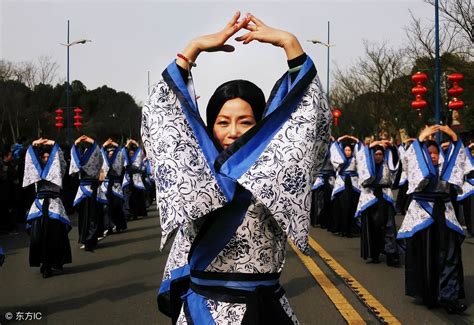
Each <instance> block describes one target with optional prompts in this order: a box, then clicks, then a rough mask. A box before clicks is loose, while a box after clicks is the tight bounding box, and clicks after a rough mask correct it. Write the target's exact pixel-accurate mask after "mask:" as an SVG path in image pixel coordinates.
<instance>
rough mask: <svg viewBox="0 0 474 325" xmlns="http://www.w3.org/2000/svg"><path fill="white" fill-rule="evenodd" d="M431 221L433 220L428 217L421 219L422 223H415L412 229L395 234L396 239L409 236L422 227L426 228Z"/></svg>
mask: <svg viewBox="0 0 474 325" xmlns="http://www.w3.org/2000/svg"><path fill="white" fill-rule="evenodd" d="M433 222H434V220H433V219H432V218H429V219H427V220H425V221H423V222H422V223H420V224H418V225H416V226H415V227H413V229H412V230H410V231H405V232H399V233H398V235H397V239H403V238H410V237H412V236H413V235H414V234H415V233H417V232H418V231H420V230H423V229H425V228H428V227H429V226H431V224H432V223H433Z"/></svg>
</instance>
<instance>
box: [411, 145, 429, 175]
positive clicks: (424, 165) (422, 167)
mask: <svg viewBox="0 0 474 325" xmlns="http://www.w3.org/2000/svg"><path fill="white" fill-rule="evenodd" d="M412 145H413V149H414V150H415V155H416V160H417V161H418V166H419V167H420V170H421V174H422V176H423V178H427V177H429V176H430V171H429V169H428V165H427V162H426V160H425V157H424V155H423V150H422V148H421V146H422V144H421V143H420V141H419V140H418V139H417V140H415V141H413V144H412Z"/></svg>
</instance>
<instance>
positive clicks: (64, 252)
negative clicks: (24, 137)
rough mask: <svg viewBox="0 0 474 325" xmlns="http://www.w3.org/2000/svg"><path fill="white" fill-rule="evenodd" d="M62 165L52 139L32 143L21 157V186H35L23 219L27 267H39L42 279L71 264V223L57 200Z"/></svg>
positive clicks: (59, 193)
mask: <svg viewBox="0 0 474 325" xmlns="http://www.w3.org/2000/svg"><path fill="white" fill-rule="evenodd" d="M65 173H66V162H65V160H64V157H63V153H62V151H61V149H60V148H59V145H58V144H57V143H56V142H55V141H54V140H48V139H42V138H40V139H38V140H35V141H33V143H32V145H31V146H30V147H29V148H28V151H27V154H26V157H25V173H24V175H25V176H24V178H23V186H24V187H26V186H28V185H31V184H35V188H36V197H35V201H34V202H33V204H32V206H31V208H30V210H29V213H28V216H27V230H28V233H29V234H30V255H29V260H30V266H34V267H38V266H40V265H41V267H40V272H41V274H42V275H43V278H49V277H50V276H51V275H52V274H53V271H52V268H54V269H57V270H62V268H63V265H64V264H67V263H71V262H72V257H71V246H70V244H69V238H68V232H69V231H70V230H71V228H72V227H71V222H70V220H69V218H68V216H67V214H66V210H65V209H64V206H63V203H62V199H61V187H62V180H63V176H64V174H65Z"/></svg>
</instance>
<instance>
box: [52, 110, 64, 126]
mask: <svg viewBox="0 0 474 325" xmlns="http://www.w3.org/2000/svg"><path fill="white" fill-rule="evenodd" d="M54 112H55V113H56V118H55V119H56V123H55V124H54V125H55V126H56V128H57V129H58V131H60V130H61V129H62V128H63V127H64V123H63V121H64V117H63V113H64V111H63V110H62V109H60V108H58V109H57V110H55V111H54Z"/></svg>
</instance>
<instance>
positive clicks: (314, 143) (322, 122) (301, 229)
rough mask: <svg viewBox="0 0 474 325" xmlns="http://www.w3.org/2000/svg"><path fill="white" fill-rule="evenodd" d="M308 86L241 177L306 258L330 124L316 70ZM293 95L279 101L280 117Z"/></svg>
mask: <svg viewBox="0 0 474 325" xmlns="http://www.w3.org/2000/svg"><path fill="white" fill-rule="evenodd" d="M307 63H308V62H307ZM307 63H306V64H307ZM310 63H311V65H312V62H310ZM303 70H304V69H303ZM287 78H289V77H287ZM298 80H299V82H304V79H302V78H301V79H300V77H298V78H296V83H298ZM284 82H285V81H284ZM308 83H309V84H305V87H304V88H303V89H301V93H299V94H298V96H297V98H299V100H298V101H296V102H295V104H296V109H294V110H293V111H292V113H291V115H290V116H289V118H288V119H287V120H286V121H285V123H284V124H283V125H282V126H281V127H280V126H278V127H277V128H276V130H277V131H276V133H274V134H272V135H273V137H272V138H271V140H270V141H269V142H268V143H267V144H266V145H265V149H264V150H263V152H262V153H261V154H260V155H259V156H258V159H256V160H255V162H254V163H253V164H252V165H251V166H250V168H249V169H248V170H246V172H244V173H243V174H242V175H241V176H240V177H239V178H238V182H239V183H240V184H241V185H242V186H243V187H244V188H246V189H247V190H249V191H250V192H251V193H252V194H253V196H254V197H255V198H256V199H257V200H258V201H260V202H262V203H263V204H264V205H265V206H266V207H267V208H268V210H269V212H270V213H271V214H272V216H273V218H274V219H275V220H276V222H277V223H278V225H279V226H280V227H281V229H282V230H283V231H284V232H285V233H286V235H287V236H288V238H289V239H290V240H291V241H292V242H293V243H294V244H295V245H296V246H297V247H298V248H299V249H300V250H301V251H302V252H304V253H308V251H309V250H308V228H309V221H310V218H309V215H310V206H311V187H312V184H313V182H314V179H315V173H316V170H317V169H318V168H319V167H320V165H321V164H322V163H323V161H324V158H325V156H326V154H327V150H328V144H329V134H330V125H331V113H330V109H329V105H328V102H327V98H326V93H325V92H324V91H323V89H322V86H321V82H320V80H319V78H318V77H317V75H316V72H315V71H314V75H313V76H312V78H311V79H310V80H309V82H308ZM294 87H298V84H295V85H294ZM292 89H295V88H292ZM279 91H280V90H278V91H277V92H276V93H277V94H278V93H279ZM292 94H293V95H296V93H295V92H294V91H293V92H292V90H289V91H288V93H287V95H286V96H281V102H280V103H279V104H275V106H278V107H279V108H278V109H275V113H276V114H278V110H279V109H282V111H286V110H288V109H290V107H286V106H285V103H288V102H291V96H292ZM288 97H289V98H288ZM272 104H273V103H270V106H271V105H272ZM260 139H264V137H263V136H262V137H261V138H260ZM262 141H263V140H261V141H260V142H262Z"/></svg>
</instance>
